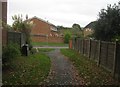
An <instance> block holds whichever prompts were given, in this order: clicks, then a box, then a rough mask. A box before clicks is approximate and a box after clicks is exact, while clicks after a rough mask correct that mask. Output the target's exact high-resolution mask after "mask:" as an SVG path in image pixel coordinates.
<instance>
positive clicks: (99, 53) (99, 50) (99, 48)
mask: <svg viewBox="0 0 120 87" xmlns="http://www.w3.org/2000/svg"><path fill="white" fill-rule="evenodd" d="M98 42H99V43H98V44H99V45H98V62H97V65H98V66H99V65H100V56H101V41H100V40H99V41H98Z"/></svg>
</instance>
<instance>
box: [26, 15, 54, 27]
mask: <svg viewBox="0 0 120 87" xmlns="http://www.w3.org/2000/svg"><path fill="white" fill-rule="evenodd" d="M33 18H36V19H38V20H40V21H42V22H45V23H47V24H49V25H51V26H54V27H56V26H55V25H54V24H52V23H50V22H48V21H45V20H43V19H41V18H38V17H36V16H34V17H32V18H29V19H28V20H31V19H33Z"/></svg>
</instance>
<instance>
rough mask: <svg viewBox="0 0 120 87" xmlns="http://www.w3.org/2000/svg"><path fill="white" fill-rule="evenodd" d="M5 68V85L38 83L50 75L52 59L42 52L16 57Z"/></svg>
mask: <svg viewBox="0 0 120 87" xmlns="http://www.w3.org/2000/svg"><path fill="white" fill-rule="evenodd" d="M8 66H9V67H8V69H6V70H3V74H2V75H3V78H2V79H3V84H4V85H38V84H40V82H42V81H43V80H44V79H45V78H46V77H47V75H48V73H49V70H50V66H51V64H50V59H49V58H48V57H47V56H46V55H45V54H41V53H39V54H38V53H37V54H34V55H30V56H28V57H19V58H15V59H14V60H13V61H11V62H10V63H9V65H8Z"/></svg>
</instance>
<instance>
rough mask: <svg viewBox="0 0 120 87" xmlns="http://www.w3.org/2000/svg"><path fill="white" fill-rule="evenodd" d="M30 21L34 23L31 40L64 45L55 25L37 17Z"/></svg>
mask: <svg viewBox="0 0 120 87" xmlns="http://www.w3.org/2000/svg"><path fill="white" fill-rule="evenodd" d="M28 21H30V22H32V23H33V27H32V29H31V39H32V41H33V42H54V43H63V38H62V37H60V36H59V34H58V30H57V27H56V26H55V25H53V24H51V23H49V22H48V21H45V20H43V19H40V18H38V17H36V16H35V17H33V18H30V19H28Z"/></svg>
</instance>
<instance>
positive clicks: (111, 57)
mask: <svg viewBox="0 0 120 87" xmlns="http://www.w3.org/2000/svg"><path fill="white" fill-rule="evenodd" d="M114 47H115V44H114V43H109V44H108V60H107V68H108V69H109V70H110V71H112V70H113V61H114V55H115V54H114V51H115V48H114Z"/></svg>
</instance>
